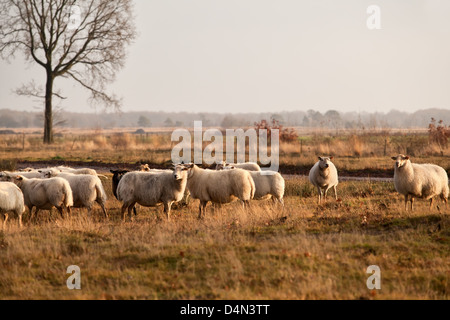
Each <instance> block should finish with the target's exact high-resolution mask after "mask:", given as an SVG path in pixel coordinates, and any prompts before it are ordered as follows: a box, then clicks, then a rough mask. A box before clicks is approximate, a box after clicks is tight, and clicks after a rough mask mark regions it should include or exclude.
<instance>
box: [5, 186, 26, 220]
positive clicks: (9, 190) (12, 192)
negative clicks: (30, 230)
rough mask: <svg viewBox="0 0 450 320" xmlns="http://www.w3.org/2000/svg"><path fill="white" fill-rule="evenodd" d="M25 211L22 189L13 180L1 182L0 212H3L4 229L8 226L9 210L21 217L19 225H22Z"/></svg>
mask: <svg viewBox="0 0 450 320" xmlns="http://www.w3.org/2000/svg"><path fill="white" fill-rule="evenodd" d="M24 211H25V204H24V200H23V194H22V191H20V189H19V187H18V186H16V185H15V184H14V183H11V182H0V213H3V216H4V220H3V229H5V228H6V221H8V212H14V213H15V214H16V215H17V217H18V218H19V227H22V214H23V212H24Z"/></svg>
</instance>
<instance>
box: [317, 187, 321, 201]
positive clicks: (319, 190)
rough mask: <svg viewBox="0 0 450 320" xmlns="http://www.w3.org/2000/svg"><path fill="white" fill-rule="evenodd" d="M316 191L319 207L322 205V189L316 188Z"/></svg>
mask: <svg viewBox="0 0 450 320" xmlns="http://www.w3.org/2000/svg"><path fill="white" fill-rule="evenodd" d="M317 191H318V192H319V205H321V204H322V189H321V188H320V187H317Z"/></svg>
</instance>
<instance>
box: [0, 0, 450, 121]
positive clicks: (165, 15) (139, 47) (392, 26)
mask: <svg viewBox="0 0 450 320" xmlns="http://www.w3.org/2000/svg"><path fill="white" fill-rule="evenodd" d="M135 4H136V5H135V14H136V24H137V28H138V32H139V37H138V38H137V39H136V42H135V44H134V45H132V46H131V47H130V48H129V56H128V59H127V62H126V67H125V68H124V69H123V70H122V71H121V72H120V73H119V74H118V76H117V81H116V82H115V83H114V84H112V85H111V86H110V87H109V89H110V91H113V92H115V93H116V94H117V95H119V96H122V97H123V99H124V105H123V111H143V110H149V111H159V110H163V111H191V112H197V111H217V112H253V111H255V112H258V111H268V112H271V111H274V112H275V111H277V110H278V111H282V110H305V111H306V110H308V109H317V110H320V111H326V110H329V109H336V110H339V111H382V112H387V111H389V110H391V109H394V108H395V109H398V110H404V111H415V110H418V109H423V108H430V107H436V108H448V109H450V19H449V17H450V1H449V0H383V1H382V0H371V1H365V0H308V1H306V0H305V1H301V0H291V1H289V0H276V1H275V0H150V1H149V0H136V1H135ZM369 5H378V6H379V7H380V8H381V27H382V29H381V30H369V29H368V28H367V26H366V21H367V19H368V17H369V15H368V14H367V13H366V10H367V7H368V6H369ZM0 23H1V22H0ZM44 78H45V74H44V72H43V69H42V68H40V67H37V66H34V65H32V64H31V65H26V64H24V61H23V60H21V59H16V60H15V61H13V62H12V63H11V64H7V63H6V62H4V61H0V108H13V109H19V110H30V111H31V110H36V109H34V108H33V106H34V107H41V105H40V104H39V103H37V102H33V100H31V99H24V98H20V97H17V96H16V95H14V94H13V93H11V91H12V90H13V89H14V88H17V87H19V86H21V84H22V83H26V82H28V81H29V80H30V79H35V81H36V82H38V83H39V82H40V81H43V80H44ZM42 84H43V83H42ZM56 87H57V88H61V89H62V92H63V94H64V95H65V96H68V97H69V99H68V100H66V101H64V102H63V103H62V106H63V107H64V109H65V110H67V111H85V112H90V111H93V109H92V108H91V107H89V105H88V103H87V98H88V94H87V93H86V91H84V90H83V89H80V88H78V87H77V86H76V85H75V84H74V83H73V82H67V80H63V79H57V82H56Z"/></svg>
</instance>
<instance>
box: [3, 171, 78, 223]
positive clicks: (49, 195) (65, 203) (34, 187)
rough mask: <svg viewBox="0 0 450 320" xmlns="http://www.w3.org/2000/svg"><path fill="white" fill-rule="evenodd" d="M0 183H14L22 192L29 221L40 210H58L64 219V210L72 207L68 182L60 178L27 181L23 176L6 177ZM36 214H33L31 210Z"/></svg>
mask: <svg viewBox="0 0 450 320" xmlns="http://www.w3.org/2000/svg"><path fill="white" fill-rule="evenodd" d="M0 181H7V182H14V183H15V184H16V185H17V186H18V187H19V188H20V190H22V193H23V198H24V203H25V206H26V207H27V208H28V210H29V212H30V215H31V219H33V216H34V215H37V214H38V212H39V211H40V210H51V209H52V208H53V207H56V209H58V211H59V213H60V214H61V217H62V218H64V210H66V211H68V210H69V209H68V208H69V207H72V206H73V194H72V189H71V188H70V185H69V182H67V180H65V179H62V178H51V179H28V178H25V177H23V176H11V175H6V176H3V177H1V178H0ZM34 207H36V212H34V214H33V208H34Z"/></svg>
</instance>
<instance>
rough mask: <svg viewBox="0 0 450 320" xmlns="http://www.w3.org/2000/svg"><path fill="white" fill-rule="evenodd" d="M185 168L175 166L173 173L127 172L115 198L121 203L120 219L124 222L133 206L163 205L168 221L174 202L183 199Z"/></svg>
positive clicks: (185, 177) (185, 181)
mask: <svg viewBox="0 0 450 320" xmlns="http://www.w3.org/2000/svg"><path fill="white" fill-rule="evenodd" d="M187 170H188V169H187V168H186V167H185V166H184V165H176V166H175V167H174V169H173V171H171V170H170V172H169V171H160V172H139V171H134V172H128V173H126V174H125V175H123V177H122V179H120V182H119V185H118V186H117V198H118V199H119V201H121V202H122V203H123V205H122V219H123V221H124V222H125V221H126V216H127V210H128V214H130V216H131V209H132V208H133V207H134V205H135V204H136V203H137V204H140V205H141V206H144V207H154V206H156V205H158V204H159V203H162V204H163V205H164V213H165V214H166V216H167V220H168V221H170V210H171V207H172V204H173V203H174V202H179V201H181V200H182V199H183V196H184V192H185V189H186V183H187Z"/></svg>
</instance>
